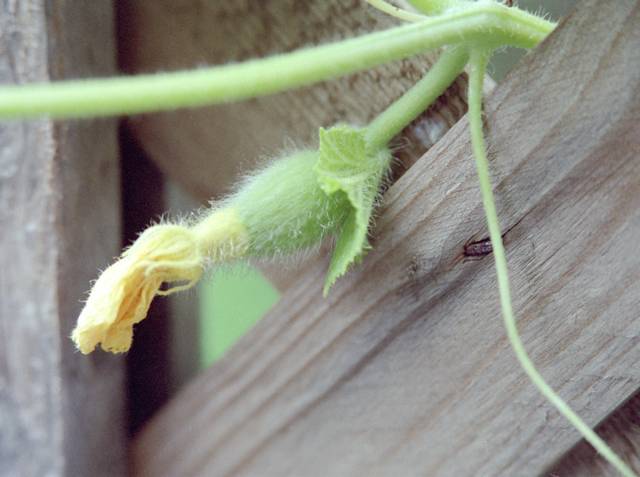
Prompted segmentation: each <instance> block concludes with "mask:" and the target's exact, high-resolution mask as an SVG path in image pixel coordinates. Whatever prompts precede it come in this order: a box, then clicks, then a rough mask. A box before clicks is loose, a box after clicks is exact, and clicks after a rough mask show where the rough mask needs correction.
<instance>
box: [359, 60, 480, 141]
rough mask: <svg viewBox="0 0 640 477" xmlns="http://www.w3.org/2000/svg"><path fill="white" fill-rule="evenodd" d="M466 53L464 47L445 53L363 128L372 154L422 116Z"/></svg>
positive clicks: (461, 66) (462, 63) (457, 70)
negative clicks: (422, 75)
mask: <svg viewBox="0 0 640 477" xmlns="http://www.w3.org/2000/svg"><path fill="white" fill-rule="evenodd" d="M468 60H469V53H468V50H467V48H465V47H453V48H451V49H449V50H446V51H445V52H444V53H443V54H442V55H441V56H440V58H439V59H438V61H437V62H436V63H434V65H433V66H432V67H431V68H430V69H429V71H428V72H427V74H426V75H425V76H424V77H423V78H422V79H421V80H420V81H418V82H417V83H416V84H415V85H414V86H413V87H411V89H409V90H408V91H407V92H406V93H404V94H403V95H402V96H401V97H400V98H399V99H397V100H396V101H394V102H393V103H392V104H391V106H389V107H388V108H387V109H386V110H384V111H383V112H382V113H380V114H379V115H378V116H377V117H376V118H375V119H374V120H373V121H371V123H369V125H368V126H367V128H366V133H365V138H366V140H367V145H368V146H369V147H370V148H371V149H372V150H378V149H380V148H383V147H386V146H387V144H389V141H391V139H393V137H394V136H395V135H396V134H398V133H399V132H400V131H402V130H403V129H404V128H405V127H407V125H408V124H409V123H411V121H413V120H414V119H415V118H417V117H418V116H419V115H420V114H422V113H423V112H424V111H425V110H426V109H427V108H428V107H429V106H430V105H431V104H432V103H433V102H434V101H435V100H436V99H437V98H438V97H439V96H440V95H441V94H442V93H444V91H445V90H446V89H447V88H448V87H449V86H450V85H451V83H453V82H454V81H455V79H456V78H457V77H458V75H459V74H460V73H462V71H463V70H464V67H465V65H466V64H467V61H468Z"/></svg>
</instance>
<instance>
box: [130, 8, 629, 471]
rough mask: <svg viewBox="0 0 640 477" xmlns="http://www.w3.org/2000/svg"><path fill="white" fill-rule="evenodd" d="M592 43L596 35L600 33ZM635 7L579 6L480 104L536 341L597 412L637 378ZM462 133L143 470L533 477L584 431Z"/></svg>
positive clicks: (241, 358) (314, 273) (305, 279)
mask: <svg viewBox="0 0 640 477" xmlns="http://www.w3.org/2000/svg"><path fill="white" fill-rule="evenodd" d="M587 39H588V41H587ZM639 88H640V2H639V1H637V0H624V1H620V0H605V1H603V0H584V1H582V2H581V3H580V4H579V7H578V10H577V12H575V13H574V14H572V15H571V16H570V17H569V19H568V20H567V21H566V22H564V23H563V24H562V26H561V27H560V28H559V29H558V31H557V32H555V33H554V34H553V35H552V36H551V37H550V38H549V40H547V41H546V42H544V43H543V44H542V45H541V46H540V47H539V48H538V50H537V51H536V52H535V53H533V54H531V55H529V56H528V57H527V58H526V59H525V61H524V63H523V64H521V65H520V66H519V67H518V68H517V70H516V71H515V72H513V73H512V74H511V75H510V76H509V77H508V78H507V80H506V81H505V83H504V84H503V85H501V87H500V88H499V89H498V90H497V91H496V92H495V94H493V95H492V96H491V97H490V98H489V99H488V100H487V103H486V124H487V136H488V140H489V144H490V152H491V166H492V175H493V182H494V184H495V191H496V197H497V206H498V211H499V214H500V218H501V223H502V227H503V231H504V233H505V240H506V247H507V253H508V259H509V263H510V270H511V275H512V282H513V285H512V287H513V292H514V297H515V303H514V306H515V310H516V314H517V316H518V322H519V327H520V330H521V333H522V335H523V339H524V342H525V346H526V347H527V349H528V350H529V351H530V353H531V356H532V358H533V360H534V361H535V362H536V364H537V365H538V367H539V369H540V370H541V372H542V374H543V375H544V376H545V377H546V378H547V379H548V381H549V382H550V384H551V385H552V386H553V387H554V388H555V389H557V390H558V391H559V393H560V394H561V395H562V396H563V397H564V398H566V399H567V400H568V401H569V402H570V403H571V405H572V406H573V407H574V408H575V409H576V410H577V411H578V412H579V413H580V414H581V415H582V416H584V418H585V420H586V421H587V422H588V423H589V424H591V425H595V424H597V423H599V422H601V421H602V420H603V419H604V418H605V417H606V416H608V415H609V414H610V413H611V412H612V411H613V410H615V409H616V408H617V407H618V406H619V405H620V404H621V403H623V402H624V401H626V400H627V398H628V397H630V396H631V395H632V394H633V393H634V392H635V391H636V390H637V389H638V387H639V386H640V371H639V370H638V367H637V366H636V363H637V362H638V360H639V359H640V347H639V346H638V340H639V336H640V320H638V319H637V318H638V313H639V312H638V310H640V255H638V253H637V243H638V241H639V240H640V162H638V160H637V158H638V155H639V153H640V139H639V138H640V126H639V124H640V121H639V119H640V97H639V96H638V94H637V91H638V90H639ZM468 136H469V134H468V127H467V123H466V121H461V122H460V123H459V124H457V125H456V126H455V127H454V128H453V129H452V130H451V131H450V132H449V133H447V135H446V136H445V137H444V138H443V139H442V140H440V141H439V142H438V143H437V144H436V145H435V146H434V147H433V148H432V149H431V150H430V151H429V152H428V153H427V154H426V155H425V156H424V157H423V158H422V159H421V160H420V161H418V162H417V163H416V164H415V165H414V166H413V167H412V168H411V169H410V170H409V171H408V172H407V173H406V174H405V175H404V176H403V177H402V178H401V179H400V180H399V181H398V182H397V183H396V184H395V185H394V186H393V187H392V188H391V189H390V190H389V191H388V192H387V194H386V195H385V204H384V207H383V208H382V210H381V213H380V216H379V218H378V219H377V221H376V229H375V235H376V237H377V238H376V240H375V244H374V250H373V251H372V252H371V253H370V254H369V255H368V256H367V257H366V259H365V260H364V262H363V264H362V265H361V266H360V267H358V268H357V269H355V270H353V271H352V272H351V273H350V274H349V276H348V277H347V278H346V279H344V280H342V281H341V282H340V283H339V284H338V286H337V287H336V288H335V289H334V290H333V292H332V294H331V295H330V296H329V298H328V299H322V297H321V293H320V292H321V286H322V282H323V276H324V273H325V267H322V266H317V267H314V268H313V269H311V270H309V271H308V272H307V273H305V274H304V275H303V276H302V277H301V278H300V279H299V280H298V281H297V283H296V284H295V285H294V286H292V287H291V288H290V289H289V290H288V291H287V293H286V294H285V295H284V296H283V298H282V300H281V302H280V303H279V304H278V305H276V306H275V307H274V309H273V310H272V311H271V312H270V313H269V314H268V315H267V316H266V317H265V318H264V319H263V320H262V321H261V322H260V323H259V324H258V325H257V326H256V327H255V328H254V329H253V330H252V331H251V332H250V333H249V334H248V335H247V336H246V337H245V338H243V339H242V340H241V341H240V343H239V344H238V345H237V346H236V347H235V348H233V349H232V350H231V352H230V353H229V354H228V355H227V356H226V357H225V358H224V359H223V360H222V361H221V362H219V363H218V364H216V365H214V366H213V367H212V368H210V369H209V370H207V371H206V372H205V373H203V375H202V376H201V377H200V378H198V379H197V380H195V382H194V383H193V384H192V385H191V386H189V387H188V388H187V389H185V391H184V392H183V393H181V395H179V396H178V397H177V398H176V399H174V401H173V402H172V403H170V404H169V405H168V406H167V407H166V408H165V409H164V410H163V412H162V413H161V414H160V415H159V416H157V417H156V418H155V419H154V420H153V421H152V422H151V423H150V424H149V425H148V426H147V427H146V429H145V430H144V431H143V433H142V434H141V436H140V437H139V439H137V441H136V442H135V443H134V447H133V462H134V472H135V474H136V475H154V476H158V475H221V476H222V475H261V476H269V475H274V476H275V475H278V476H283V475H292V476H293V475H305V476H313V475H332V476H334V475H385V476H387V475H408V476H410V475H429V476H454V475H456V476H457V475H487V476H489V475H491V476H503V475H504V476H527V475H540V474H542V473H544V472H545V471H546V470H547V469H549V467H550V466H551V465H552V464H553V463H554V462H556V461H557V460H558V459H559V458H560V457H561V456H562V455H564V454H565V453H566V452H567V451H569V450H570V449H571V448H572V447H573V446H574V445H575V444H576V443H577V442H579V440H580V439H579V436H578V434H577V433H576V431H575V430H574V429H573V428H572V427H571V426H570V425H569V424H568V423H567V422H566V421H565V420H564V419H563V418H562V417H560V416H559V415H558V414H557V413H556V412H555V411H554V409H553V408H551V407H550V405H549V404H548V403H547V402H546V401H545V400H544V399H543V398H542V397H541V396H540V395H539V394H538V392H537V391H536V390H535V389H534V388H533V386H532V385H531V383H530V382H529V381H528V379H527V378H526V376H525V375H524V374H523V372H522V371H521V370H520V368H519V366H518V364H517V362H516V360H515V358H514V356H513V353H512V351H511V348H510V347H509V345H508V343H507V341H506V338H505V333H504V329H503V327H502V323H501V319H500V314H499V306H498V296H497V290H496V285H495V276H494V269H493V263H492V260H491V257H490V256H488V257H485V258H483V259H481V260H472V261H469V260H466V261H465V260H464V259H463V256H462V255H463V250H464V244H465V243H467V242H468V241H469V240H478V239H481V238H483V237H485V236H486V231H485V226H484V218H483V212H482V207H481V204H480V196H479V191H478V186H477V180H476V177H475V172H474V169H473V161H472V159H471V152H470V145H469V139H468Z"/></svg>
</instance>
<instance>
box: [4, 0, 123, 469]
mask: <svg viewBox="0 0 640 477" xmlns="http://www.w3.org/2000/svg"><path fill="white" fill-rule="evenodd" d="M111 10H112V5H111V2H109V1H101V2H93V3H92V4H91V7H90V8H88V7H87V5H86V4H85V3H83V2H74V1H67V2H45V1H42V0H24V1H19V2H4V3H3V4H2V6H1V7H0V31H1V32H2V36H1V37H0V81H2V82H12V83H13V82H16V83H21V82H28V81H47V80H55V79H61V78H65V77H83V76H98V75H108V74H113V72H114V69H115V65H114V63H115V61H114V55H115V47H114V38H113V23H112V20H113V17H112V11H111ZM0 144H1V147H0V229H1V230H2V232H1V233H0V264H1V265H0V354H1V357H0V423H1V428H2V431H1V433H0V474H1V475H7V476H9V475H11V476H13V475H20V476H41V475H52V476H62V475H117V474H120V475H121V474H122V473H123V472H124V471H125V448H124V446H125V439H124V436H125V435H124V399H123V396H124V393H123V382H124V375H123V361H122V359H120V358H114V357H111V356H107V355H104V354H99V353H98V354H96V355H94V356H91V357H84V356H81V355H80V354H78V353H77V352H75V351H74V347H73V344H72V342H71V340H70V339H69V338H68V336H69V334H70V332H71V329H72V327H73V325H74V323H75V320H76V317H77V315H78V313H79V311H80V308H81V305H82V304H81V299H82V298H83V297H84V296H85V292H86V290H87V288H88V286H89V282H90V280H92V279H94V278H95V276H96V270H98V268H100V267H104V266H105V265H106V264H107V263H108V262H109V260H110V259H111V257H112V256H114V255H115V254H117V253H118V250H119V247H120V210H119V172H118V160H117V157H118V154H117V141H116V133H115V123H114V121H111V120H110V121H106V120H102V121H85V122H81V123H75V122H68V123H53V122H51V121H48V120H39V121H29V122H3V123H1V124H0Z"/></svg>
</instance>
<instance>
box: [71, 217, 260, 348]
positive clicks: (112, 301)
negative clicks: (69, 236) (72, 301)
mask: <svg viewBox="0 0 640 477" xmlns="http://www.w3.org/2000/svg"><path fill="white" fill-rule="evenodd" d="M247 243H248V238H247V233H246V229H245V227H244V226H243V225H242V223H241V222H240V221H239V219H238V216H237V214H236V213H235V211H234V210H233V209H221V210H216V211H214V212H212V213H211V214H210V215H209V216H207V217H206V218H204V219H203V220H202V221H201V222H200V223H199V224H198V225H196V226H194V227H193V228H188V227H185V226H181V225H171V224H161V225H154V226H152V227H149V228H148V229H147V230H145V231H144V233H143V234H142V235H140V237H138V239H137V240H136V241H135V243H134V244H133V245H132V246H131V248H129V249H128V250H126V251H125V252H124V253H123V254H122V257H121V258H120V260H118V261H117V262H116V263H114V264H113V265H111V266H110V267H109V268H107V269H106V270H105V271H104V272H103V273H102V275H100V277H99V278H98V280H97V281H96V283H95V284H94V285H93V289H92V290H91V293H90V294H89V298H88V299H87V303H86V304H85V307H84V309H83V310H82V312H81V313H80V317H79V318H78V323H77V325H76V328H75V329H74V330H73V333H72V334H71V338H72V339H73V341H74V342H75V344H76V346H77V347H78V349H79V350H80V351H81V352H82V353H84V354H87V353H90V352H91V351H93V350H94V349H95V347H96V346H97V345H98V344H100V345H101V346H102V348H103V349H104V350H106V351H111V352H113V353H122V352H124V351H127V350H128V349H129V348H130V347H131V341H132V338H133V325H135V324H136V323H138V322H140V321H142V320H143V319H144V318H145V317H146V316H147V312H148V311H149V306H150V305H151V300H153V297H154V296H155V295H169V294H170V293H173V292H176V291H179V290H184V289H186V288H190V287H192V286H193V285H194V284H195V283H196V282H197V281H198V280H199V279H200V277H201V276H202V272H203V268H204V263H205V259H207V258H210V259H213V260H214V261H223V260H229V259H231V258H235V257H238V256H240V255H242V254H243V253H244V251H245V250H246V248H247ZM176 282H178V284H176V285H174V286H173V287H171V288H168V289H162V290H161V289H160V287H161V286H162V284H163V283H176Z"/></svg>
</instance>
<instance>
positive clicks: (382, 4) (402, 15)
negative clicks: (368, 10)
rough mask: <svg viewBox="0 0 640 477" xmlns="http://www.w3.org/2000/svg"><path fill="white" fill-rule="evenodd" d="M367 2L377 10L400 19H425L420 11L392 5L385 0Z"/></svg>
mask: <svg viewBox="0 0 640 477" xmlns="http://www.w3.org/2000/svg"><path fill="white" fill-rule="evenodd" d="M367 3H368V4H369V5H371V6H372V7H373V8H375V9H376V10H380V11H381V12H383V13H386V14H387V15H391V16H392V17H395V18H398V19H399V20H404V21H407V22H420V21H422V20H424V19H425V16H424V15H420V14H419V13H413V12H410V11H408V10H404V9H402V8H400V7H396V6H395V5H391V4H390V3H389V2H386V1H385V0H367Z"/></svg>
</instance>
